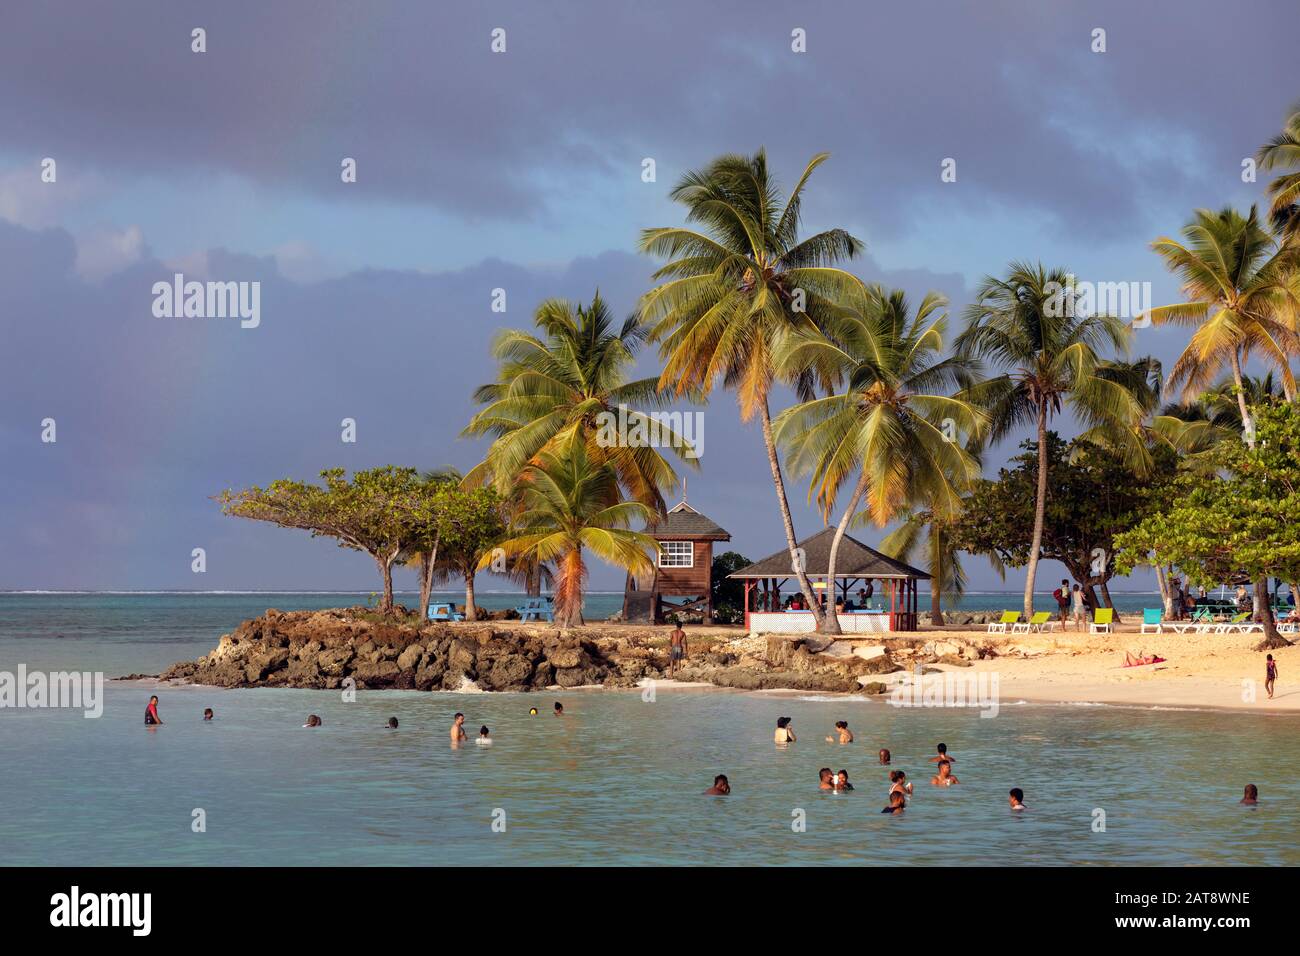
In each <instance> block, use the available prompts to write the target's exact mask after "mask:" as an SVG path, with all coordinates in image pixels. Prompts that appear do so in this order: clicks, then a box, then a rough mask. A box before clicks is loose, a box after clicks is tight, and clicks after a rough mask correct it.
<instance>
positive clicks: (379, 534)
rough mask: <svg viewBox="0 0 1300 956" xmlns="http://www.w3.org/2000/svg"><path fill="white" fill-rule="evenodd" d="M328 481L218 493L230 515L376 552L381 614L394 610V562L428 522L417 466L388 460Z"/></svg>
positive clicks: (337, 473) (329, 474) (327, 476)
mask: <svg viewBox="0 0 1300 956" xmlns="http://www.w3.org/2000/svg"><path fill="white" fill-rule="evenodd" d="M320 476H321V478H322V479H324V481H325V484H324V486H323V487H322V486H320V485H313V484H308V483H306V482H301V481H293V480H289V479H281V480H278V481H273V482H271V484H270V485H268V486H267V487H266V488H260V487H257V486H253V487H251V488H245V489H242V490H239V491H235V490H231V489H226V490H225V491H223V492H221V493H220V494H219V495H216V496H214V500H215V501H217V502H218V503H219V504H220V505H221V508H222V511H223V512H224V513H225V514H228V515H233V516H234V517H237V518H248V519H251V520H253V521H268V522H270V523H272V524H275V525H279V526H280V527H282V528H297V529H299V530H303V531H308V532H310V533H311V535H312V537H314V538H315V537H329V538H335V539H337V540H338V543H339V546H340V547H343V548H350V549H352V550H355V551H363V552H365V553H366V554H368V555H370V556H371V557H372V558H373V559H374V561H375V564H376V565H377V566H378V568H379V572H380V575H381V576H382V578H383V582H384V591H383V598H382V600H381V602H380V605H379V610H380V612H381V613H384V614H390V613H392V610H393V565H394V564H395V563H396V562H397V561H398V559H399V558H400V557H401V556H402V554H403V552H405V551H407V550H408V549H409V548H411V547H412V546H413V545H414V544H415V542H416V540H417V539H418V538H419V535H420V531H419V529H420V528H421V527H424V526H426V525H427V521H428V519H429V515H428V513H427V511H426V509H427V507H428V500H427V498H426V497H425V496H424V495H423V493H422V491H421V484H422V483H421V481H420V479H419V477H418V476H417V474H416V471H415V469H414V468H398V467H396V466H394V465H386V466H384V467H382V468H372V469H369V470H367V471H357V472H353V475H352V480H351V481H349V480H348V479H347V478H346V471H345V470H344V469H342V468H331V469H328V470H326V471H322V472H321V473H320Z"/></svg>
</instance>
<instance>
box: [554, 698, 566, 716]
mask: <svg viewBox="0 0 1300 956" xmlns="http://www.w3.org/2000/svg"><path fill="white" fill-rule="evenodd" d="M555 716H556V717H563V716H564V705H563V704H561V703H560V702H559V701H558V700H557V701H556V702H555Z"/></svg>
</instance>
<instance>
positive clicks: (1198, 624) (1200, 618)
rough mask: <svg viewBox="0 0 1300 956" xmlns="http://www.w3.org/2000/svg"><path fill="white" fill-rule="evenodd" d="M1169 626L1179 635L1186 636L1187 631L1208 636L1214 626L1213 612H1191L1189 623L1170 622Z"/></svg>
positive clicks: (1206, 609) (1201, 610)
mask: <svg viewBox="0 0 1300 956" xmlns="http://www.w3.org/2000/svg"><path fill="white" fill-rule="evenodd" d="M1169 626H1170V627H1171V628H1173V629H1174V630H1175V631H1177V632H1178V633H1179V634H1186V633H1187V632H1188V631H1195V632H1196V633H1197V634H1208V633H1210V631H1212V630H1213V629H1214V628H1215V626H1216V625H1215V623H1214V614H1213V612H1211V611H1210V609H1209V608H1204V609H1198V610H1195V611H1193V612H1192V619H1191V620H1190V621H1177V622H1173V621H1171V622H1169Z"/></svg>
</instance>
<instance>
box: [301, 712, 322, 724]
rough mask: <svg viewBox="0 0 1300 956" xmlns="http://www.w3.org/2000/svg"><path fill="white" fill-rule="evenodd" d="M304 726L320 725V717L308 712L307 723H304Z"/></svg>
mask: <svg viewBox="0 0 1300 956" xmlns="http://www.w3.org/2000/svg"><path fill="white" fill-rule="evenodd" d="M303 726H304V727H319V726H320V718H319V717H317V716H316V715H315V714H308V715H307V723H305V724H303Z"/></svg>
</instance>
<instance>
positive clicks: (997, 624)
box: [988, 611, 1020, 634]
mask: <svg viewBox="0 0 1300 956" xmlns="http://www.w3.org/2000/svg"><path fill="white" fill-rule="evenodd" d="M1019 620H1020V612H1019V611H1003V612H1002V618H1001V620H997V621H989V630H988V633H990V634H996V633H1001V634H1005V633H1006V632H1007V625H1008V624H1015V623H1016V622H1017V621H1019Z"/></svg>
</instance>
